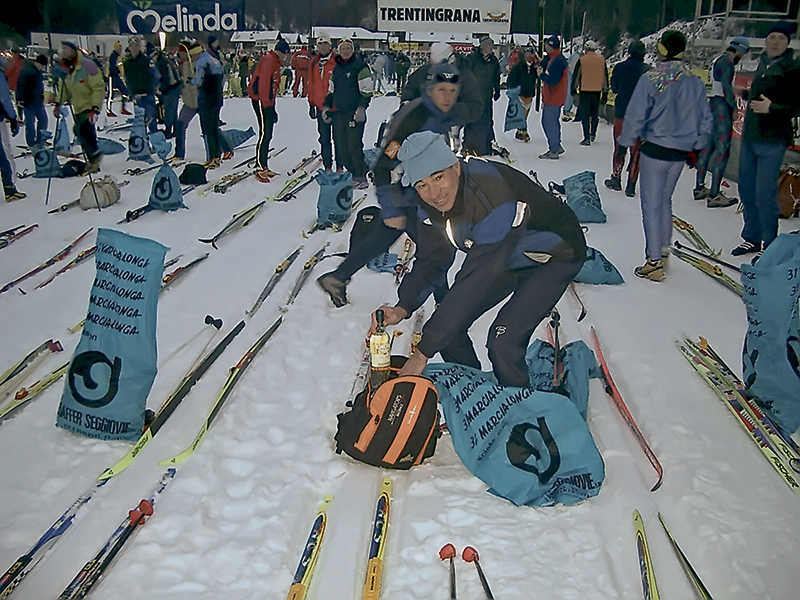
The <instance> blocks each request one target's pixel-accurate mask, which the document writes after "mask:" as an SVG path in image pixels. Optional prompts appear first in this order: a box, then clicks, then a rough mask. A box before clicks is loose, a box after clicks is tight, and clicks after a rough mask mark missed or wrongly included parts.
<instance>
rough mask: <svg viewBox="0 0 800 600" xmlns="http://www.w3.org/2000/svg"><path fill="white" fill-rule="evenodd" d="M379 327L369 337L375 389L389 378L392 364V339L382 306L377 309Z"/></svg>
mask: <svg viewBox="0 0 800 600" xmlns="http://www.w3.org/2000/svg"><path fill="white" fill-rule="evenodd" d="M375 319H376V320H377V322H378V328H377V329H376V330H375V333H373V334H372V335H371V336H370V337H369V356H370V373H369V381H370V388H371V389H372V390H373V391H375V390H376V389H378V387H379V386H380V385H381V384H382V383H383V382H384V381H388V380H389V376H390V374H391V371H390V367H391V364H392V357H391V341H390V338H389V334H388V333H387V332H386V329H384V314H383V310H381V309H380V308H379V309H378V310H376V311H375Z"/></svg>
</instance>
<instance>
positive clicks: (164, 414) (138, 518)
mask: <svg viewBox="0 0 800 600" xmlns="http://www.w3.org/2000/svg"><path fill="white" fill-rule="evenodd" d="M282 320H283V317H278V319H277V320H276V321H275V322H274V323H273V324H272V325H271V326H270V327H269V328H268V329H267V330H266V331H265V332H264V333H263V334H262V335H261V336H260V337H259V338H258V340H257V341H256V342H255V343H254V344H253V346H251V348H250V349H249V350H248V351H247V352H246V353H245V354H244V355H243V356H242V358H241V359H240V360H239V362H237V363H236V365H235V366H234V367H233V368H232V369H231V370H230V372H229V375H228V378H227V380H226V381H225V384H224V385H223V387H222V390H221V391H220V394H219V396H218V397H217V400H216V402H215V403H214V405H213V406H212V408H211V411H210V412H209V414H208V416H207V417H206V419H205V421H204V423H203V425H202V427H201V429H200V431H199V432H198V434H197V436H196V437H195V439H194V440H193V441H192V443H191V444H190V445H189V446H188V447H187V448H186V449H185V450H184V451H183V452H180V453H179V454H177V455H175V456H173V457H172V458H169V459H167V460H165V461H162V462H161V463H159V464H161V465H164V466H168V467H169V468H168V469H167V471H166V472H165V473H164V474H163V475H162V476H161V477H160V478H159V481H158V483H157V485H156V487H155V488H154V490H153V491H152V492H151V493H150V494H149V495H148V497H146V498H144V499H143V500H142V501H141V502H139V503H138V504H137V506H136V507H134V508H133V509H132V510H131V511H130V512H129V513H128V515H127V516H126V518H125V519H123V521H122V522H121V523H120V525H119V527H117V529H116V530H115V531H114V532H113V533H112V535H111V536H110V537H109V539H108V541H107V542H106V544H105V545H104V546H103V547H102V548H101V549H100V551H99V552H98V553H97V554H96V555H95V556H94V557H93V558H92V559H91V560H90V561H89V562H87V563H86V565H84V567H83V568H82V569H81V570H80V571H79V573H78V574H77V575H76V577H75V578H74V579H73V580H72V582H70V584H69V585H68V586H67V588H66V589H65V590H64V591H63V592H62V594H61V595H60V596H59V598H62V599H70V600H72V599H77V598H84V597H86V596H87V595H88V594H89V592H90V591H91V590H92V588H93V586H94V585H95V584H96V583H97V582H98V581H99V580H100V578H101V577H102V576H103V574H104V573H105V572H106V570H107V569H108V568H109V567H110V565H111V564H112V562H113V561H114V559H115V558H116V556H117V555H118V554H119V552H120V551H121V550H122V547H123V546H124V545H125V543H127V541H128V540H129V539H130V538H131V536H132V535H133V533H134V531H135V530H136V529H137V528H138V527H139V526H141V525H142V524H143V523H144V520H145V518H146V517H147V516H149V515H150V514H152V511H153V506H154V505H155V503H156V500H157V498H158V496H160V494H161V493H163V491H164V490H165V489H166V487H167V485H168V484H169V482H170V481H172V479H173V478H174V477H175V474H176V472H177V471H176V468H175V467H176V466H177V465H179V464H181V463H183V462H184V461H185V460H186V459H188V458H189V457H190V456H191V455H192V453H193V452H194V451H195V450H196V449H197V447H198V446H199V445H200V443H201V441H202V440H203V438H204V437H205V435H206V433H207V431H208V429H209V428H210V426H211V424H212V423H213V422H214V420H215V419H216V417H217V416H218V415H219V413H220V411H221V410H222V408H223V406H224V405H225V403H226V401H227V400H228V398H229V397H230V395H231V393H232V391H233V389H234V387H235V385H236V384H237V382H238V381H239V379H241V377H242V376H243V374H244V372H245V370H246V369H247V367H248V366H249V365H250V364H251V363H252V361H253V359H254V358H255V356H256V355H257V354H258V352H259V351H260V350H261V349H262V348H263V347H264V345H265V344H266V343H267V341H268V340H269V339H270V338H271V337H272V335H273V334H274V333H275V331H276V330H277V329H278V327H279V326H280V324H281V323H282ZM206 323H208V324H213V325H214V327H215V328H217V324H218V321H217V320H215V319H213V318H208V317H207V318H206ZM244 327H245V322H244V321H241V322H240V323H239V324H238V325H237V326H236V327H234V328H233V329H232V330H231V331H230V332H229V333H228V334H227V335H226V336H225V338H224V339H223V340H222V341H220V342H219V343H218V344H217V345H216V347H215V348H214V349H213V350H211V352H209V353H208V354H206V355H204V354H203V353H204V352H205V350H206V349H207V348H208V345H209V344H210V342H211V341H213V338H211V340H209V343H207V344H206V346H205V347H204V348H203V350H202V351H201V353H200V356H201V357H202V358H199V359H198V361H196V363H195V365H193V366H192V368H191V369H190V370H189V372H188V374H187V375H186V376H185V377H184V379H183V380H182V381H181V382H180V384H179V385H178V387H177V388H176V389H175V390H174V391H173V393H172V394H170V396H169V397H168V398H167V400H166V401H165V402H164V404H163V405H162V407H161V408H160V409H159V411H158V413H157V414H156V415H155V418H154V419H153V421H152V423H151V424H150V426H149V427H148V429H147V430H146V431H145V432H144V433H143V435H142V436H141V438H140V439H139V440H138V441H137V442H136V444H134V446H133V448H132V449H131V450H130V452H128V453H127V454H126V455H125V456H124V457H123V458H122V459H120V460H119V461H118V462H117V463H116V464H115V465H114V466H112V467H110V468H108V469H106V470H105V471H104V472H103V473H102V474H101V475H100V477H99V478H98V481H97V483H95V484H94V485H93V486H92V487H91V488H90V489H89V490H87V491H86V492H85V493H83V494H82V495H81V496H79V497H78V498H77V499H76V500H75V502H73V503H72V505H71V506H70V507H69V508H68V509H67V510H66V511H65V512H64V513H63V514H62V515H61V516H60V517H59V518H58V519H56V521H55V522H54V523H53V525H52V526H51V527H50V528H49V529H48V530H47V531H45V533H44V534H43V535H42V536H41V537H40V538H39V540H37V542H36V543H35V544H34V545H33V546H32V547H31V548H30V549H29V550H28V551H27V552H26V553H25V554H23V555H22V556H20V558H19V559H17V561H16V562H15V563H14V564H13V565H11V567H9V569H8V570H7V571H6V572H5V573H4V574H3V575H2V576H1V577H0V598H6V597H7V596H9V595H10V594H11V593H12V592H13V591H14V589H15V588H16V586H17V585H19V583H20V582H21V581H22V580H23V579H24V578H25V577H26V576H27V575H28V574H29V573H30V572H31V571H33V569H34V568H35V567H36V566H37V565H38V564H39V562H40V561H41V560H42V559H43V558H44V557H45V556H46V554H47V553H48V551H49V550H50V549H52V547H53V546H54V545H55V544H56V543H57V542H58V540H59V539H60V538H61V536H62V534H63V533H65V532H66V531H67V530H68V529H69V527H70V526H71V525H72V523H73V522H74V520H75V518H76V516H77V514H78V512H79V511H80V510H81V509H82V508H83V507H84V506H85V505H86V504H87V503H89V501H91V499H92V498H93V497H94V495H95V494H96V493H97V491H98V490H99V489H100V488H102V487H103V486H104V485H105V484H106V483H107V482H108V481H109V480H110V479H111V478H112V477H114V476H116V475H118V474H119V473H121V472H122V471H124V470H125V469H126V468H127V467H128V466H130V464H131V463H132V462H133V460H134V459H135V458H136V457H137V456H138V455H139V453H140V452H141V451H142V450H143V449H144V448H145V447H146V446H147V445H148V444H149V443H150V442H151V441H152V440H153V438H154V437H155V436H156V434H157V433H158V432H159V431H160V430H161V429H162V427H163V426H164V424H165V422H166V421H167V419H168V418H169V417H170V416H171V415H172V413H173V412H174V411H175V409H176V408H177V407H178V405H179V404H180V403H181V402H182V401H183V399H184V398H185V397H186V396H187V395H188V394H189V392H190V390H191V389H192V387H193V386H194V385H195V383H197V381H198V380H199V379H200V378H201V377H202V376H203V375H204V374H205V373H206V371H208V369H209V368H210V367H211V366H212V365H213V364H214V362H216V360H217V359H218V358H219V357H220V355H221V354H222V353H223V352H224V350H225V349H226V348H227V347H228V345H230V343H231V342H232V341H233V339H234V338H235V337H236V336H237V335H238V334H239V333H240V332H241V331H242V329H244Z"/></svg>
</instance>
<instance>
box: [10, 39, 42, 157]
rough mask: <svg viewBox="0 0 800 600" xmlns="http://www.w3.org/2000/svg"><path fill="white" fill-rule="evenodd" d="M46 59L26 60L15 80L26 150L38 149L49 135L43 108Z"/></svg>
mask: <svg viewBox="0 0 800 600" xmlns="http://www.w3.org/2000/svg"><path fill="white" fill-rule="evenodd" d="M47 62H48V61H47V57H46V56H45V55H44V54H40V55H39V56H37V57H36V60H30V59H28V60H26V61H25V64H24V65H22V70H21V71H20V73H19V79H18V80H17V104H18V105H19V106H21V107H22V113H23V115H24V116H25V142H26V143H27V144H28V148H31V149H33V148H40V147H42V146H43V145H44V142H45V140H46V139H47V137H48V136H49V135H50V134H49V133H48V131H47V110H46V109H45V107H44V70H45V69H46V68H47Z"/></svg>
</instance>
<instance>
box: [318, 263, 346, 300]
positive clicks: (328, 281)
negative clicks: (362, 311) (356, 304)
mask: <svg viewBox="0 0 800 600" xmlns="http://www.w3.org/2000/svg"><path fill="white" fill-rule="evenodd" d="M335 273H336V272H335V271H331V272H330V273H325V274H324V275H320V276H319V277H318V278H317V283H318V284H319V287H321V288H322V289H323V290H324V291H325V293H326V294H328V296H330V298H331V302H333V305H334V306H335V307H336V308H341V307H342V306H344V305H345V304H347V284H348V282H349V280H347V281H342V280H341V279H339V278H338V277H336V275H335Z"/></svg>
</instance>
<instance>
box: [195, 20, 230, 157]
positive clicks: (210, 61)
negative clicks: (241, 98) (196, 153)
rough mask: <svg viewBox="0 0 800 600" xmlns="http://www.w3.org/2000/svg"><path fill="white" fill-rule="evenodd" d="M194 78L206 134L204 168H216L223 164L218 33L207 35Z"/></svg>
mask: <svg viewBox="0 0 800 600" xmlns="http://www.w3.org/2000/svg"><path fill="white" fill-rule="evenodd" d="M194 68H195V73H197V74H196V75H195V76H194V78H193V79H192V80H191V81H190V82H189V83H191V84H192V85H194V86H197V91H198V97H197V103H198V107H199V109H200V128H201V129H202V130H203V135H204V136H205V137H206V144H207V146H208V157H207V158H208V160H207V161H206V162H205V163H203V166H204V167H206V168H207V169H216V168H218V167H219V166H220V165H221V164H222V158H221V157H222V133H220V130H219V113H220V111H221V110H222V82H223V78H224V74H223V72H222V61H221V59H220V54H219V40H218V39H217V36H215V35H213V34H212V35H210V36H208V46H207V49H206V51H205V52H203V53H202V54H201V55H200V58H198V59H197V62H196V63H195V64H194Z"/></svg>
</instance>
